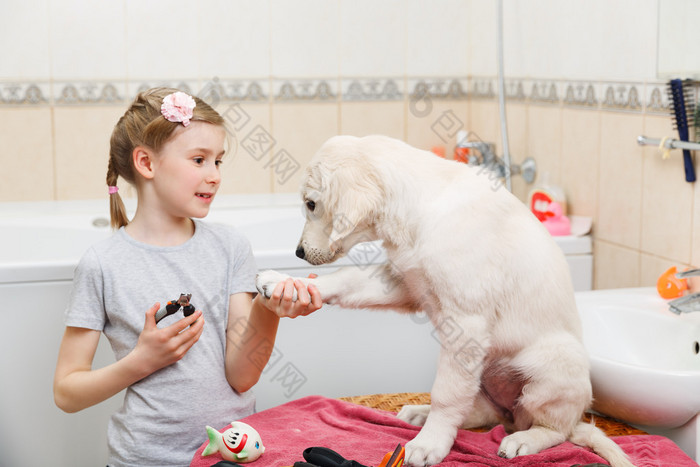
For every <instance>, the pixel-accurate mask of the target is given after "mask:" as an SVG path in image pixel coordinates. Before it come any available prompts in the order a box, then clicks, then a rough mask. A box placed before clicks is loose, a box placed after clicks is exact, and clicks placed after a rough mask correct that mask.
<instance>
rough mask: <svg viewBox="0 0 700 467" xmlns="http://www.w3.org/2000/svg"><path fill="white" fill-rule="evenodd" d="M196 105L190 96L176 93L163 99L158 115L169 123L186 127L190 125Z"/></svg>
mask: <svg viewBox="0 0 700 467" xmlns="http://www.w3.org/2000/svg"><path fill="white" fill-rule="evenodd" d="M196 105H197V103H196V102H195V101H194V99H193V98H192V96H190V95H188V94H185V93H184V92H182V91H177V92H174V93H172V94H168V95H167V96H165V97H164V98H163V104H162V105H161V106H160V113H162V114H163V117H165V118H166V119H167V120H168V121H170V122H181V123H182V126H187V125H189V124H190V119H191V118H192V111H193V110H194V108H195V106H196Z"/></svg>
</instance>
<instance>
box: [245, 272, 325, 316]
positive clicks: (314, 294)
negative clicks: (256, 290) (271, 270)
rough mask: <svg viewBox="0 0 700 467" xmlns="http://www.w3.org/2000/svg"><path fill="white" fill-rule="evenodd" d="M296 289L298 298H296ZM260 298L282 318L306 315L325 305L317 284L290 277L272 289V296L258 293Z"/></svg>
mask: <svg viewBox="0 0 700 467" xmlns="http://www.w3.org/2000/svg"><path fill="white" fill-rule="evenodd" d="M295 290H296V293H297V299H296V300H294V291H295ZM258 300H261V301H262V303H263V304H264V305H265V306H266V307H267V308H269V309H270V310H271V311H272V312H274V313H275V314H276V315H277V316H279V317H280V318H296V317H297V316H306V315H309V314H311V313H313V312H314V311H316V310H318V309H319V308H321V307H322V306H323V300H322V299H321V293H320V292H319V291H318V289H317V288H316V286H314V285H313V284H309V285H308V286H307V285H306V284H304V283H303V282H302V281H300V280H298V279H296V280H295V279H292V278H289V279H287V280H286V281H284V282H280V283H279V284H277V286H276V287H275V290H273V291H272V295H271V296H270V298H265V297H263V296H261V295H258Z"/></svg>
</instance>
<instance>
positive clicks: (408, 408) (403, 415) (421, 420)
mask: <svg viewBox="0 0 700 467" xmlns="http://www.w3.org/2000/svg"><path fill="white" fill-rule="evenodd" d="M428 413H430V406H429V405H404V406H403V407H402V408H401V410H400V411H399V413H398V414H396V416H397V417H398V418H399V420H403V421H404V422H406V423H410V424H411V425H415V426H423V425H424V424H425V421H426V420H427V418H428Z"/></svg>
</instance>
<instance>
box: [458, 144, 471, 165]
mask: <svg viewBox="0 0 700 467" xmlns="http://www.w3.org/2000/svg"><path fill="white" fill-rule="evenodd" d="M454 156H455V160H456V161H457V162H464V163H465V164H468V163H469V148H461V147H459V146H457V147H456V148H455V154H454Z"/></svg>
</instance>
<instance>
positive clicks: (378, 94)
mask: <svg viewBox="0 0 700 467" xmlns="http://www.w3.org/2000/svg"><path fill="white" fill-rule="evenodd" d="M341 90H342V91H341V95H340V98H341V99H342V100H343V101H349V102H367V101H370V102H371V101H402V100H403V99H404V95H405V92H406V91H405V86H404V80H403V78H344V79H343V80H342V81H341Z"/></svg>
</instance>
